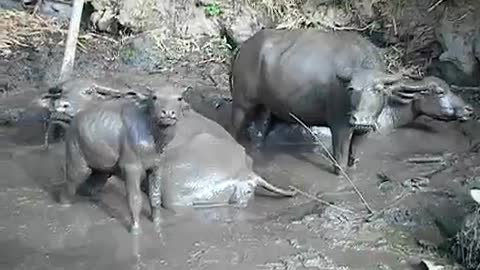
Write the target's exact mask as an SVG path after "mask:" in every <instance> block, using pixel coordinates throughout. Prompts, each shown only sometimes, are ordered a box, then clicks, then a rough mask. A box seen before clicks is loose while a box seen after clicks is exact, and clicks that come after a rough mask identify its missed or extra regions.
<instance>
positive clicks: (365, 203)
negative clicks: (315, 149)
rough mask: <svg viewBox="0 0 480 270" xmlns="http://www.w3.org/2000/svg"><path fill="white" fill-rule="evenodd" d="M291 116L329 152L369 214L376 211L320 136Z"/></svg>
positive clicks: (291, 114)
mask: <svg viewBox="0 0 480 270" xmlns="http://www.w3.org/2000/svg"><path fill="white" fill-rule="evenodd" d="M289 114H290V116H291V117H292V118H293V119H295V120H296V121H297V122H298V123H299V124H300V125H301V126H302V127H303V128H305V129H306V130H307V131H308V132H310V134H311V135H312V136H313V137H314V138H315V139H317V141H318V142H319V143H320V145H321V146H322V148H323V150H324V151H325V152H327V154H328V156H329V157H330V159H331V160H332V162H333V163H334V164H335V166H337V167H338V168H339V170H340V172H341V173H342V174H343V176H344V177H345V178H346V179H347V180H348V182H350V184H351V185H352V187H353V189H354V190H355V192H356V193H357V195H358V197H360V200H361V201H362V203H363V204H364V205H365V207H366V208H367V210H368V212H369V213H373V212H374V211H373V210H372V208H371V207H370V205H369V204H368V202H367V201H366V200H365V198H364V197H363V195H362V193H361V192H360V191H359V190H358V188H357V186H355V184H354V183H353V181H352V179H350V177H349V176H348V175H347V173H345V171H344V170H343V168H342V167H341V166H340V165H339V164H338V162H337V160H335V158H334V157H333V156H332V154H331V153H330V151H328V149H327V147H326V146H325V145H324V144H323V142H322V141H321V140H320V138H318V136H317V135H316V134H315V133H314V132H313V131H312V129H310V128H309V127H308V126H307V125H305V123H304V122H303V121H302V120H300V119H299V118H298V117H297V116H295V115H294V114H293V113H289Z"/></svg>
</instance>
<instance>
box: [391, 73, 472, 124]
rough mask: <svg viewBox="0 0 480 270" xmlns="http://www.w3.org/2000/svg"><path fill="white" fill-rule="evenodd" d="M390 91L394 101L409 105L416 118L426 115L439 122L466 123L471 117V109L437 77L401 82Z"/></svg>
mask: <svg viewBox="0 0 480 270" xmlns="http://www.w3.org/2000/svg"><path fill="white" fill-rule="evenodd" d="M392 89H395V90H396V91H393V96H394V100H396V101H398V102H400V103H403V104H409V103H412V109H413V111H414V113H415V114H417V115H418V116H420V115H426V116H428V117H430V118H433V119H435V120H440V121H457V120H458V121H462V122H463V121H467V120H469V119H470V118H472V116H473V108H472V107H471V106H470V105H468V104H466V102H465V101H464V100H463V99H462V98H461V97H459V96H458V95H456V94H454V93H453V92H452V91H451V90H450V87H449V86H448V84H447V83H446V82H445V81H443V80H442V79H439V78H437V77H433V76H430V77H426V78H424V79H423V80H420V81H414V82H402V83H399V84H398V85H394V86H393V87H392Z"/></svg>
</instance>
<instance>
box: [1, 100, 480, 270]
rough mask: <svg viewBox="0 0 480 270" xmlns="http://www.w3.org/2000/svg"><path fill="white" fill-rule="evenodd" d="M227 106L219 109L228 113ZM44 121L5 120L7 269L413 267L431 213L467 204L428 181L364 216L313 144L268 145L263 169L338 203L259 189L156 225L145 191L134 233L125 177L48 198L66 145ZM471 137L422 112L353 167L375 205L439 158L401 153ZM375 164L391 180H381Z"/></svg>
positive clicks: (465, 143) (456, 210) (427, 248)
mask: <svg viewBox="0 0 480 270" xmlns="http://www.w3.org/2000/svg"><path fill="white" fill-rule="evenodd" d="M10 104H12V103H10ZM214 105H215V104H214ZM194 107H195V106H194ZM215 107H218V106H217V105H215ZM204 109H205V111H208V110H210V111H212V110H211V109H209V108H207V107H205V108H204ZM215 110H217V111H218V108H217V109H215ZM227 110H228V108H227ZM213 111H214V110H213ZM207 114H208V113H207ZM225 115H226V114H224V112H223V113H222V112H220V113H218V112H217V114H216V115H214V116H215V117H216V118H217V120H218V119H220V120H219V121H220V122H222V121H221V119H225ZM210 116H212V115H210ZM215 117H214V118H215ZM225 121H226V120H224V122H225ZM40 128H41V125H40V124H37V125H33V122H28V124H27V123H25V124H23V125H22V126H20V127H11V128H2V129H1V130H0V145H1V146H2V150H1V153H0V172H1V174H2V177H1V178H0V220H1V222H0V246H1V247H2V248H1V249H0V250H1V251H0V255H1V256H0V269H219V270H220V269H222V270H224V269H227V268H228V269H413V268H411V267H410V266H409V265H408V263H407V262H408V261H409V259H411V258H412V257H415V256H416V257H426V258H434V259H436V260H440V257H439V256H440V255H438V253H436V252H435V246H436V245H438V244H439V243H441V240H442V237H441V235H440V232H439V229H438V228H437V226H436V225H435V223H434V220H435V217H436V215H437V214H438V215H441V216H442V218H444V219H445V218H446V219H449V218H450V219H456V218H457V216H458V215H460V213H461V212H462V209H461V207H460V206H459V204H457V203H455V201H454V200H453V199H451V198H449V197H447V196H443V195H438V193H435V192H428V190H426V189H425V190H423V192H417V193H414V194H412V195H411V196H410V197H409V198H408V199H407V200H404V202H403V203H401V204H398V205H396V206H395V207H393V206H392V207H389V209H388V210H387V211H385V214H384V215H382V216H379V218H377V219H375V220H374V221H373V222H371V223H363V222H362V220H361V218H362V217H363V215H364V214H365V213H366V212H365V207H364V206H363V205H362V203H361V202H360V200H359V199H358V196H357V195H356V194H355V193H354V192H353V190H352V188H351V184H350V183H349V182H348V181H347V180H346V179H344V178H339V177H336V176H334V175H332V174H331V173H330V166H329V165H328V162H326V160H325V159H324V158H322V157H321V155H320V154H319V152H320V151H319V149H318V146H301V147H300V146H295V145H293V146H292V145H289V146H269V147H267V148H265V149H264V150H263V151H262V153H261V154H259V153H256V154H255V155H254V160H255V169H256V170H257V171H258V172H259V173H260V174H262V175H263V176H264V177H266V178H268V179H269V180H270V181H271V182H273V183H276V184H277V185H280V186H286V185H289V184H290V185H295V186H296V187H298V188H299V189H301V190H304V191H305V192H308V193H309V194H320V195H322V198H323V199H324V200H327V201H330V202H332V203H334V204H335V205H336V206H338V207H341V208H342V209H343V210H339V209H338V208H335V207H332V206H325V205H324V204H321V203H319V202H316V201H312V200H311V199H309V198H307V197H305V196H297V197H295V198H291V199H284V198H282V199H278V198H272V197H268V196H261V192H259V196H257V197H255V199H254V201H252V203H251V204H250V205H249V207H247V208H246V209H236V208H216V209H203V210H196V211H194V212H193V213H189V214H178V213H177V214H175V213H171V212H168V211H164V222H163V224H162V231H161V233H160V234H158V233H155V232H154V230H153V226H152V224H151V222H150V221H149V220H148V219H147V215H148V212H149V207H147V204H146V201H145V198H144V211H143V212H144V217H143V219H142V222H141V226H142V229H143V234H142V235H141V236H139V237H133V236H131V235H129V233H128V232H127V230H126V225H127V222H128V220H129V219H128V215H127V214H128V212H127V208H126V199H125V190H124V188H123V185H122V182H121V181H119V180H118V179H111V180H110V181H109V183H108V184H107V186H106V187H105V189H104V191H103V192H102V194H101V196H100V198H98V199H97V200H93V199H87V198H80V199H79V201H78V202H77V203H76V204H74V205H73V206H71V207H68V208H66V207H60V206H59V205H57V204H56V203H55V202H54V201H53V199H52V192H53V191H54V190H55V189H56V188H57V185H58V184H59V183H60V182H62V181H63V169H62V165H61V161H62V160H63V155H64V154H63V147H62V144H61V143H59V144H56V145H53V146H52V148H51V149H50V150H48V151H45V150H42V149H41V147H40V146H39V145H40V143H41V142H42V140H43V137H42V134H41V133H40V132H38V130H39V129H40ZM440 130H442V132H440ZM326 144H327V145H328V144H329V142H328V140H327V141H326ZM469 147H470V141H469V140H467V139H466V138H465V136H464V134H463V133H462V126H460V125H459V124H457V123H451V124H444V123H438V122H428V121H427V122H425V123H424V126H423V128H418V127H416V128H410V129H402V130H398V131H397V132H395V133H394V134H392V135H391V136H389V137H385V138H381V137H380V138H377V137H373V138H372V139H371V140H370V141H369V142H367V144H366V145H365V146H364V147H363V148H362V149H363V151H362V153H361V155H360V159H361V161H360V163H359V165H358V168H357V169H356V170H354V171H350V172H349V173H350V175H351V178H352V180H353V182H354V183H355V185H356V186H357V187H358V189H359V190H360V191H361V192H362V193H363V195H364V196H365V198H366V200H367V201H368V203H369V204H370V206H371V207H372V208H373V209H375V210H380V209H382V208H384V207H386V206H388V205H389V204H390V203H391V202H392V201H393V200H394V198H395V197H396V196H398V195H399V194H401V193H402V192H404V191H410V189H408V188H406V187H404V186H402V185H401V184H402V183H404V182H405V181H406V180H408V179H410V178H412V177H415V176H418V175H422V173H428V172H429V171H432V170H436V169H438V168H437V167H438V164H433V165H418V164H417V165H412V164H409V163H406V162H405V159H407V158H408V157H411V156H412V155H415V154H426V153H428V154H445V153H448V154H449V155H446V158H449V157H452V156H459V155H462V154H463V153H465V152H466V151H467V150H468V149H469ZM444 156H445V155H444ZM471 162H472V166H473V165H475V164H477V165H478V163H476V162H478V161H477V160H474V159H471ZM435 166H437V167H435ZM379 172H382V173H383V174H385V175H387V176H388V177H389V179H390V181H388V182H387V183H383V184H381V183H380V180H379V178H378V177H377V176H376V175H377V173H379ZM455 177H457V178H458V177H460V178H462V177H463V178H465V177H466V176H465V175H461V174H459V173H458V171H456V170H455V169H452V168H448V169H446V170H444V171H441V172H439V173H437V174H435V175H434V176H432V177H430V183H429V184H428V186H430V187H433V188H435V190H441V189H444V188H446V187H451V185H453V184H457V185H458V183H457V182H455V181H454V180H453V178H455ZM427 210H430V211H427ZM456 215H457V216H456ZM419 243H422V245H420V244H419ZM425 243H426V244H425Z"/></svg>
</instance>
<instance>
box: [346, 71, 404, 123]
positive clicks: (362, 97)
mask: <svg viewBox="0 0 480 270" xmlns="http://www.w3.org/2000/svg"><path fill="white" fill-rule="evenodd" d="M400 79H401V75H390V74H386V73H384V72H381V71H375V70H364V71H360V72H356V73H354V74H353V76H352V77H351V80H350V82H349V83H348V85H347V94H348V96H349V99H350V119H349V124H350V125H351V126H353V127H354V128H355V129H356V130H358V131H370V130H375V129H376V126H377V118H378V116H379V115H380V113H381V112H382V110H383V108H384V106H385V104H386V101H387V94H386V91H385V88H386V85H387V84H391V83H393V82H395V81H398V80H400Z"/></svg>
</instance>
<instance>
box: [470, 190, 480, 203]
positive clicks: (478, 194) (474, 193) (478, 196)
mask: <svg viewBox="0 0 480 270" xmlns="http://www.w3.org/2000/svg"><path fill="white" fill-rule="evenodd" d="M470 196H471V197H472V199H473V200H474V201H475V202H477V203H478V204H479V205H480V189H475V188H474V189H471V190H470Z"/></svg>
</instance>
